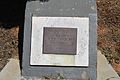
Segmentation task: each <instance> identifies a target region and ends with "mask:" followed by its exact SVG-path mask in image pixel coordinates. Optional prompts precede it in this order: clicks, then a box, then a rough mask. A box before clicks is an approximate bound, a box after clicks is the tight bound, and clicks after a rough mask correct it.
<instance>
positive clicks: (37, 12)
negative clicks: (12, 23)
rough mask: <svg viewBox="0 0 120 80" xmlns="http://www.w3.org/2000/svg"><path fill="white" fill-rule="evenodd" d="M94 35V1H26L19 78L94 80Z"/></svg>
mask: <svg viewBox="0 0 120 80" xmlns="http://www.w3.org/2000/svg"><path fill="white" fill-rule="evenodd" d="M96 35H97V12H96V1H95V0H47V1H44V0H43V1H39V0H35V1H28V2H27V4H26V10H25V24H24V43H23V60H22V75H23V76H27V77H31V76H35V77H42V76H46V75H50V74H52V75H56V74H57V73H61V74H64V75H65V77H66V79H68V80H69V79H70V80H76V79H78V80H96V68H97V66H96V62H97V61H96V60H97V59H96V58H97V56H96V55H97V54H96V53H97V45H96V43H97V36H96ZM86 77H87V79H85V78H86Z"/></svg>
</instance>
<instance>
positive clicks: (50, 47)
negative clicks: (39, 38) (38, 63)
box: [43, 27, 77, 55]
mask: <svg viewBox="0 0 120 80" xmlns="http://www.w3.org/2000/svg"><path fill="white" fill-rule="evenodd" d="M76 47H77V28H56V27H44V33H43V54H67V55H76Z"/></svg>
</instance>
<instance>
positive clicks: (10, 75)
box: [0, 51, 120, 80]
mask: <svg viewBox="0 0 120 80" xmlns="http://www.w3.org/2000/svg"><path fill="white" fill-rule="evenodd" d="M97 54H98V56H97V80H120V77H119V76H118V74H117V73H116V72H115V70H114V69H113V68H112V66H111V65H110V64H109V62H108V61H107V59H106V58H105V56H104V55H102V54H101V52H100V51H98V53H97ZM0 80H26V79H25V78H23V77H21V71H20V66H19V60H16V59H10V61H9V62H8V63H7V65H6V66H5V67H4V68H3V70H2V71H1V72H0ZM30 80H42V79H38V78H31V79H30Z"/></svg>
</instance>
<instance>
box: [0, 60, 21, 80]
mask: <svg viewBox="0 0 120 80" xmlns="http://www.w3.org/2000/svg"><path fill="white" fill-rule="evenodd" d="M20 73H21V72H20V66H19V60H16V59H10V61H9V62H8V63H7V65H6V66H5V67H4V68H3V70H2V71H1V72H0V80H20V76H21V75H20Z"/></svg>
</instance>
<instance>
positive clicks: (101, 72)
mask: <svg viewBox="0 0 120 80" xmlns="http://www.w3.org/2000/svg"><path fill="white" fill-rule="evenodd" d="M97 55H98V56H97V80H120V77H119V76H118V74H117V73H116V72H115V70H114V69H113V68H112V66H111V65H110V64H109V62H108V61H107V59H106V58H105V56H104V55H102V54H101V52H100V51H98V54H97Z"/></svg>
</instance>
